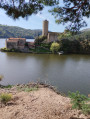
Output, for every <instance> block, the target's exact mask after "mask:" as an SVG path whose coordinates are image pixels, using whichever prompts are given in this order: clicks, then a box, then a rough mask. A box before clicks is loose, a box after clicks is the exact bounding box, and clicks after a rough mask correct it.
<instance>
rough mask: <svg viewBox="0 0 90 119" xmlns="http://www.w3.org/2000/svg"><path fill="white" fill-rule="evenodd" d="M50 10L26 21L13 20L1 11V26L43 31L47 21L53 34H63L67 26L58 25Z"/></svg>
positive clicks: (89, 21) (46, 9)
mask: <svg viewBox="0 0 90 119" xmlns="http://www.w3.org/2000/svg"><path fill="white" fill-rule="evenodd" d="M49 9H50V8H49V7H47V8H45V9H44V10H43V11H42V12H40V13H38V14H36V15H32V16H30V17H29V18H28V20H26V19H22V18H19V19H18V20H13V19H12V18H10V17H8V16H7V15H6V14H5V11H3V10H2V9H0V24H3V25H9V26H19V27H22V28H26V29H42V22H43V20H45V19H47V20H48V21H49V31H53V32H63V31H64V30H65V26H63V25H61V24H60V25H58V24H56V23H55V18H54V16H52V15H51V14H50V13H49V12H48V10H49ZM85 20H86V21H87V24H88V26H87V27H84V28H83V29H85V28H90V19H86V18H85Z"/></svg>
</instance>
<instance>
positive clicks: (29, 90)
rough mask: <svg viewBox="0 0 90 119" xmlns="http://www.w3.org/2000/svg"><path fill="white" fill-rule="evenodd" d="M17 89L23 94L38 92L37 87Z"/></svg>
mask: <svg viewBox="0 0 90 119" xmlns="http://www.w3.org/2000/svg"><path fill="white" fill-rule="evenodd" d="M17 89H18V90H19V91H25V92H31V91H37V90H38V87H37V86H36V87H28V86H25V87H17Z"/></svg>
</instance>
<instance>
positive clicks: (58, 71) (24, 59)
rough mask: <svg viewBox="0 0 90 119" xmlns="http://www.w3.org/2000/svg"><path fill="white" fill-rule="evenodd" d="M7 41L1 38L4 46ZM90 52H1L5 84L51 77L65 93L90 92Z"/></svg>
mask: <svg viewBox="0 0 90 119" xmlns="http://www.w3.org/2000/svg"><path fill="white" fill-rule="evenodd" d="M2 42H3V41H2V40H1V41H0V47H1V44H3V43H2ZM89 72H90V55H51V54H28V53H11V52H8V53H1V52H0V74H2V75H4V80H3V81H1V84H4V85H7V84H18V83H28V82H30V81H38V80H40V81H47V82H49V83H50V84H52V85H54V86H56V87H58V89H59V90H60V91H62V92H64V93H67V92H68V91H69V90H70V91H76V90H79V91H80V92H82V93H84V94H89V93H90V73H89Z"/></svg>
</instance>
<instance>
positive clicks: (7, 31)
mask: <svg viewBox="0 0 90 119" xmlns="http://www.w3.org/2000/svg"><path fill="white" fill-rule="evenodd" d="M41 34H42V31H41V30H30V29H24V28H20V27H17V26H7V25H1V24H0V38H9V37H22V38H28V39H33V38H35V37H36V36H38V35H41Z"/></svg>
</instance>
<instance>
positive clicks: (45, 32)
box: [42, 20, 60, 42]
mask: <svg viewBox="0 0 90 119" xmlns="http://www.w3.org/2000/svg"><path fill="white" fill-rule="evenodd" d="M48 25H49V22H48V21H47V20H45V21H43V30H42V36H47V42H53V41H57V40H58V35H60V33H59V32H49V31H48Z"/></svg>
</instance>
